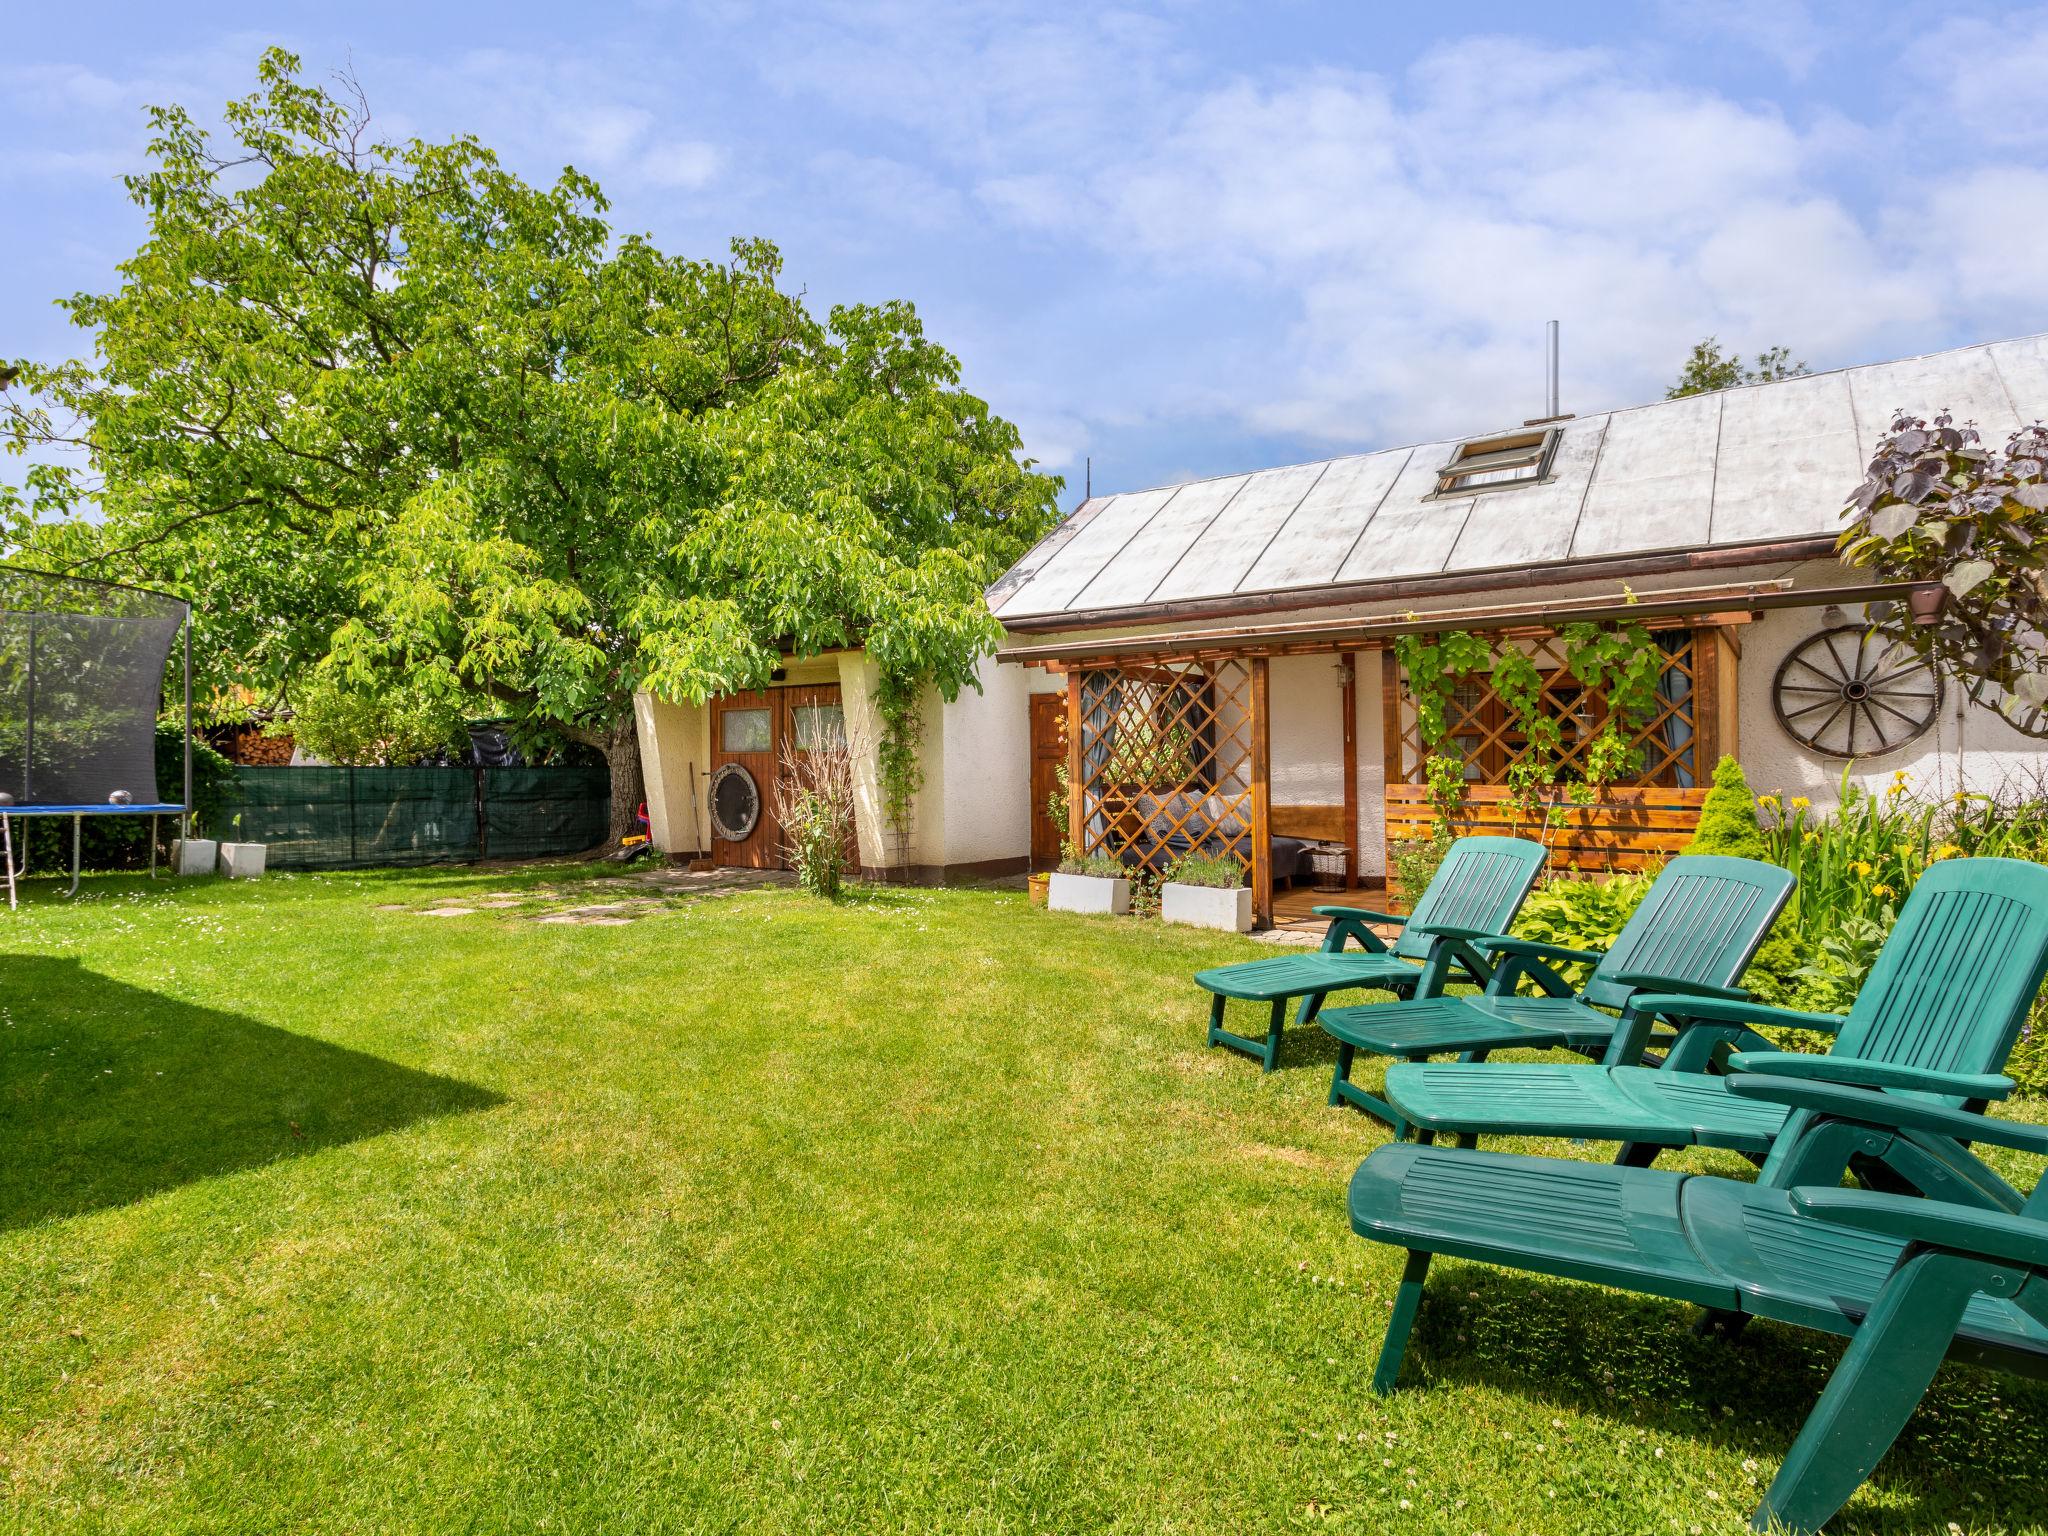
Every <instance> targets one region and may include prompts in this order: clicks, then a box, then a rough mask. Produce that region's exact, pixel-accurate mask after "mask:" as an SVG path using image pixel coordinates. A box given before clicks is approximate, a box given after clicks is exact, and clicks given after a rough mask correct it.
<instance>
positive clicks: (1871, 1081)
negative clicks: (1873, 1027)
mask: <svg viewBox="0 0 2048 1536" xmlns="http://www.w3.org/2000/svg"><path fill="white" fill-rule="evenodd" d="M1728 1070H1729V1071H1731V1072H1762V1073H1764V1074H1765V1075H1767V1076H1770V1077H1797V1078H1804V1079H1807V1080H1808V1081H1814V1080H1818V1081H1820V1082H1824V1083H1848V1084H1850V1085H1852V1086H1854V1087H1858V1088H1896V1089H1902V1090H1904V1091H1906V1092H1908V1093H1939V1094H1949V1095H1952V1096H1954V1097H1955V1098H1958V1099H2002V1098H2004V1097H2005V1096H2006V1095H2007V1094H2009V1093H2011V1092H2012V1090H2013V1080H2012V1079H2011V1078H2009V1077H2000V1076H1998V1075H1997V1074H1996V1073H1983V1072H1934V1071H1930V1070H1929V1069H1927V1068H1925V1067H1908V1066H1903V1065H1897V1064H1894V1063H1892V1062H1889V1061H1859V1060H1857V1059H1856V1058H1855V1057H1853V1056H1810V1055H1806V1054H1803V1053H1801V1052H1799V1051H1737V1052H1736V1053H1735V1054H1734V1055H1733V1056H1730V1057H1729V1058H1728Z"/></svg>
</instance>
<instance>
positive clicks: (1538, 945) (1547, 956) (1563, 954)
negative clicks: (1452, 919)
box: [1474, 934, 1605, 965]
mask: <svg viewBox="0 0 2048 1536" xmlns="http://www.w3.org/2000/svg"><path fill="white" fill-rule="evenodd" d="M1474 947H1475V948H1477V949H1483V950H1487V951H1489V952H1490V953H1493V954H1497V955H1526V956H1528V957H1529V958H1530V959H1532V960H1582V961H1584V962H1585V963H1586V964H1588V965H1598V964H1599V963H1600V962H1601V960H1603V959H1604V958H1605V956H1604V955H1603V954H1602V953H1601V951H1599V950H1597V949H1567V948H1565V946H1564V945H1562V944H1545V943H1544V942H1543V941H1542V940H1541V939H1517V938H1513V937H1510V936H1508V935H1505V934H1495V935H1493V936H1492V937H1490V938H1484V939H1478V940H1475V941H1474Z"/></svg>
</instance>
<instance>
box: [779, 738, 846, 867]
mask: <svg viewBox="0 0 2048 1536" xmlns="http://www.w3.org/2000/svg"><path fill="white" fill-rule="evenodd" d="M775 819H776V820H777V821H778V822H780V823H781V825H782V840H783V844H784V846H785V847H786V848H787V850H788V852H789V862H790V864H791V865H792V866H793V867H794V868H795V870H796V879H797V884H798V885H800V886H802V887H803V888H804V889H805V890H807V891H809V892H810V893H811V894H812V895H814V896H823V897H826V898H828V899H829V898H831V897H834V896H837V895H838V894H839V891H840V887H841V886H842V885H844V884H845V881H846V871H847V866H848V865H849V864H850V863H851V862H852V861H851V859H850V858H849V857H848V850H849V849H850V848H851V847H852V846H853V841H854V783H853V752H852V749H851V748H850V747H849V746H848V744H847V743H846V741H845V740H844V739H843V738H839V739H832V740H827V741H824V742H822V743H816V744H814V745H812V746H811V747H810V748H809V749H808V750H799V749H798V748H797V746H796V745H795V743H794V742H786V743H785V744H784V746H783V749H782V761H781V764H780V765H779V769H778V772H777V773H776V776H775Z"/></svg>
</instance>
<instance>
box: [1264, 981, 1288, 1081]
mask: <svg viewBox="0 0 2048 1536" xmlns="http://www.w3.org/2000/svg"><path fill="white" fill-rule="evenodd" d="M1286 1027H1287V999H1286V998H1284V997H1276V998H1274V999H1273V1017H1272V1018H1271V1019H1270V1020H1269V1021H1268V1022H1267V1024H1266V1061H1265V1068H1264V1070H1265V1071H1268V1072H1270V1071H1272V1070H1273V1069H1274V1068H1275V1067H1277V1066H1279V1065H1280V1031H1281V1030H1283V1029H1285V1028H1286Z"/></svg>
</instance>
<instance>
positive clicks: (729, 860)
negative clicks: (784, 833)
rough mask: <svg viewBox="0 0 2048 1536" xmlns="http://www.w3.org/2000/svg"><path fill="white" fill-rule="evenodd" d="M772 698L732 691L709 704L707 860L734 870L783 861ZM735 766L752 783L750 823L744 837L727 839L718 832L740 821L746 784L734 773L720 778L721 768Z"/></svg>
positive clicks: (770, 866)
mask: <svg viewBox="0 0 2048 1536" xmlns="http://www.w3.org/2000/svg"><path fill="white" fill-rule="evenodd" d="M779 713H780V711H778V710H777V708H776V700H775V696H774V695H773V694H771V693H765V692H753V693H733V694H727V695H726V696H725V697H724V698H722V699H718V700H715V701H714V702H713V704H712V706H711V799H712V811H713V815H712V829H711V862H712V863H713V864H719V865H725V866H729V867H734V868H739V869H775V868H777V867H779V866H780V864H781V863H782V849H781V842H782V839H781V837H780V836H779V835H778V833H777V831H776V827H775V759H776V752H777V750H778V749H779V748H780V746H781V745H782V743H781V741H780V739H779V738H780V735H781V733H780V731H778V730H777V728H776V727H777V716H778V714H779ZM728 763H731V764H737V765H738V766H739V767H740V768H742V769H744V770H745V771H746V775H747V778H748V779H751V781H752V795H753V798H754V802H755V806H754V815H753V825H752V827H751V829H750V830H749V831H748V832H747V834H746V836H744V837H741V838H737V839H734V838H730V837H727V836H725V835H724V834H723V833H722V832H721V831H720V830H719V823H720V821H721V820H723V821H725V822H726V824H727V826H728V827H729V828H734V827H737V825H738V824H739V823H740V822H741V821H743V820H744V819H745V818H744V810H745V806H746V801H747V785H746V784H745V782H743V781H740V782H727V780H734V781H738V780H739V776H738V775H737V774H729V775H725V776H724V777H723V778H721V775H720V770H721V769H723V768H724V767H725V766H726V765H727V764H728Z"/></svg>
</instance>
